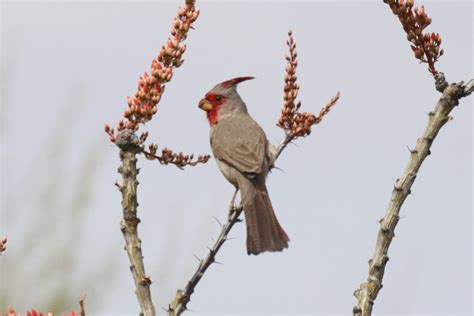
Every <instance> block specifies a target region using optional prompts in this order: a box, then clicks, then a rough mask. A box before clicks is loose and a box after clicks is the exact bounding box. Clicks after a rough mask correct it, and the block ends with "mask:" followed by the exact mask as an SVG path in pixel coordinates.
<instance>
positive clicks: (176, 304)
mask: <svg viewBox="0 0 474 316" xmlns="http://www.w3.org/2000/svg"><path fill="white" fill-rule="evenodd" d="M242 211H243V207H242V206H240V207H237V208H232V209H230V216H229V218H228V220H227V223H226V224H225V225H223V226H222V230H221V233H220V234H219V237H218V238H217V240H216V242H215V243H214V245H213V246H212V248H209V252H208V253H207V255H206V257H205V258H204V259H202V260H200V261H199V266H198V268H197V270H196V272H194V274H193V276H192V277H191V279H190V280H189V281H188V284H186V287H185V288H184V290H181V289H179V290H178V291H176V296H175V298H174V300H173V301H172V302H171V304H170V305H169V306H168V315H169V316H178V315H181V314H182V313H183V312H184V311H185V310H186V305H187V304H188V303H189V301H190V299H191V295H192V294H193V292H194V289H195V288H196V285H197V284H198V283H199V281H200V280H201V278H202V276H203V275H204V273H205V272H206V270H207V268H209V266H210V265H211V264H213V263H216V254H217V252H218V251H219V249H220V248H221V247H222V245H223V244H224V242H226V241H227V240H228V239H229V238H228V237H227V235H228V234H229V232H230V230H231V229H232V227H233V226H234V224H235V223H238V222H241V221H242V220H241V219H239V216H240V214H241V213H242Z"/></svg>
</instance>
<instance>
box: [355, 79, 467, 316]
mask: <svg viewBox="0 0 474 316" xmlns="http://www.w3.org/2000/svg"><path fill="white" fill-rule="evenodd" d="M435 78H436V86H437V89H440V90H441V88H440V87H443V86H444V87H445V88H444V90H443V95H442V96H441V98H440V99H439V101H438V102H437V104H436V106H435V108H434V110H433V111H432V112H429V113H428V125H427V126H426V129H425V131H424V132H423V135H422V136H421V137H420V138H418V140H417V143H416V147H415V149H413V150H411V151H410V152H411V154H410V158H409V159H408V163H407V165H406V167H405V170H404V171H403V173H402V175H401V177H400V178H399V179H397V180H396V181H395V185H394V188H393V191H392V196H391V198H390V202H389V205H388V208H387V211H386V213H385V216H384V217H383V218H382V219H381V220H380V228H379V231H378V233H377V242H376V245H375V252H374V255H373V257H372V259H370V260H369V276H368V278H367V281H366V282H364V283H362V284H361V285H360V287H359V288H358V289H357V290H356V291H355V292H354V296H355V297H356V298H357V305H356V306H355V307H354V308H353V315H354V316H370V315H371V314H372V307H373V304H374V301H375V299H376V298H377V295H378V293H379V291H380V289H381V288H382V279H383V276H384V272H385V266H386V264H387V261H388V256H387V253H388V248H389V247H390V244H391V242H392V238H393V236H394V235H395V227H396V226H397V223H398V220H399V218H400V217H399V214H400V208H401V207H402V205H403V202H404V201H405V199H406V198H407V196H408V195H409V194H410V190H411V187H412V185H413V183H414V181H415V178H416V176H417V173H418V170H419V169H420V167H421V164H422V163H423V161H424V160H425V158H426V157H427V156H428V155H429V154H430V153H431V152H430V148H431V145H432V143H433V141H434V139H435V138H436V135H438V132H439V131H440V129H441V128H442V127H443V125H444V124H445V123H446V122H448V121H449V119H450V116H449V113H450V112H451V111H452V110H453V109H454V107H455V106H456V105H458V104H459V99H461V98H462V97H465V96H467V95H469V94H470V93H472V88H471V87H470V85H471V86H472V80H471V81H469V82H468V84H467V85H464V83H463V82H460V83H453V84H448V83H447V82H446V81H445V80H444V76H443V74H442V73H441V72H439V73H437V74H436V75H435Z"/></svg>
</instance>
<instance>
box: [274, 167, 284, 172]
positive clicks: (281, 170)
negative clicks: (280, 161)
mask: <svg viewBox="0 0 474 316" xmlns="http://www.w3.org/2000/svg"><path fill="white" fill-rule="evenodd" d="M272 169H276V170H280V171H281V172H285V170H283V169H281V168H278V167H277V166H273V168H272Z"/></svg>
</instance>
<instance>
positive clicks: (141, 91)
mask: <svg viewBox="0 0 474 316" xmlns="http://www.w3.org/2000/svg"><path fill="white" fill-rule="evenodd" d="M198 16H199V10H196V9H195V8H194V1H186V6H184V7H181V8H179V11H178V14H177V16H176V17H175V19H174V22H173V27H172V30H171V35H172V37H171V38H168V41H167V42H166V44H165V45H163V47H162V48H161V50H160V52H159V53H158V56H157V57H156V58H155V59H153V61H152V63H151V69H150V72H149V73H147V72H145V73H144V74H143V75H142V76H141V77H140V79H139V80H138V89H137V91H136V92H135V94H134V95H133V96H132V97H128V107H127V108H126V109H125V111H124V113H123V117H124V118H123V119H121V120H120V121H119V122H118V124H117V127H116V128H115V129H114V128H111V127H110V126H109V125H108V124H106V125H105V132H106V133H107V134H108V135H109V138H110V140H111V141H112V142H115V140H116V139H117V136H118V133H120V132H121V131H123V130H124V129H130V130H133V131H136V130H137V129H138V126H139V124H145V123H146V122H148V121H150V120H151V119H152V117H153V115H154V114H156V112H157V104H158V102H159V101H160V99H161V96H162V94H163V92H164V89H165V84H166V83H167V82H169V81H170V80H171V78H172V77H173V68H174V67H179V66H181V65H182V64H183V62H184V60H183V59H182V56H183V53H184V52H185V51H186V45H182V42H183V41H184V40H185V39H186V37H187V33H188V31H189V29H190V28H192V23H193V22H194V21H196V19H197V18H198Z"/></svg>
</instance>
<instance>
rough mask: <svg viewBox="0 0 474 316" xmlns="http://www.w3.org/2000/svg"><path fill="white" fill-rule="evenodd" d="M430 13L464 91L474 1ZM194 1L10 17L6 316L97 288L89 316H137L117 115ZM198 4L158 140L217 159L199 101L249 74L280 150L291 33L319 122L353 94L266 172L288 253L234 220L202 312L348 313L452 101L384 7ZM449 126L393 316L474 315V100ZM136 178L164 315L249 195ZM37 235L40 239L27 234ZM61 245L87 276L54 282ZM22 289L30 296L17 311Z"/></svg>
mask: <svg viewBox="0 0 474 316" xmlns="http://www.w3.org/2000/svg"><path fill="white" fill-rule="evenodd" d="M418 2H419V3H424V4H425V6H426V10H427V12H428V14H429V15H430V16H431V17H432V19H433V23H432V25H431V26H430V27H429V28H428V31H434V32H439V33H440V34H441V36H442V38H443V43H442V46H443V48H444V50H445V55H444V56H443V57H442V58H441V60H440V61H439V63H438V64H437V67H438V69H439V70H441V71H443V72H445V74H446V78H447V80H448V81H450V82H452V81H460V80H465V81H466V80H468V79H471V78H472V77H473V70H472V66H473V63H472V56H473V49H472V39H473V34H472V23H473V15H472V12H473V11H472V10H473V5H472V2H469V1H464V2H457V1H436V2H433V1H422V2H420V1H418ZM180 5H181V3H180V2H171V1H165V2H160V1H156V2H137V3H135V2H125V1H122V2H99V1H91V2H68V3H66V2H61V1H59V2H50V3H49V2H40V3H34V2H16V1H11V2H3V3H2V18H1V21H2V22H1V26H2V49H1V53H2V72H1V76H2V78H1V79H2V81H1V85H2V93H1V96H2V116H1V118H2V124H1V125H2V127H1V132H2V153H1V158H2V210H1V211H2V213H1V215H2V216H1V218H0V219H1V220H0V234H8V237H9V244H8V249H7V252H6V253H5V254H4V255H2V257H1V258H0V265H1V275H0V278H1V282H0V283H1V287H0V291H1V292H2V293H0V312H1V311H2V310H3V311H6V309H7V308H8V307H10V306H12V307H16V308H17V309H18V310H19V311H21V312H24V311H25V310H26V309H27V308H32V307H36V308H38V309H42V310H44V311H46V310H48V309H49V308H50V307H48V306H45V305H44V304H45V303H44V302H45V297H51V296H54V295H55V293H56V294H57V293H65V295H66V292H67V297H68V300H67V302H65V303H64V302H63V303H62V304H64V305H59V306H71V307H76V306H77V300H78V298H79V297H80V296H81V295H83V294H86V295H87V298H86V302H87V303H86V304H87V310H88V315H98V314H115V315H116V314H119V313H120V314H130V315H132V314H136V313H137V311H138V304H137V302H136V298H135V294H134V288H133V284H132V277H131V275H130V272H129V269H128V266H129V263H128V259H127V256H126V254H125V252H124V251H123V245H124V241H123V237H122V235H121V233H120V230H119V221H120V218H121V206H120V195H119V193H118V191H117V189H116V187H115V186H114V185H113V184H114V182H115V180H116V179H119V174H117V167H118V165H119V158H118V150H117V148H115V147H114V146H113V145H111V144H110V142H109V141H108V138H107V137H106V135H105V133H104V132H103V125H104V123H105V122H110V123H111V124H115V122H116V121H117V120H118V119H119V118H120V116H121V113H122V111H123V109H124V108H125V106H126V97H127V96H128V95H132V94H133V93H134V92H135V89H136V85H137V79H138V77H139V76H140V75H141V74H142V73H143V72H144V71H146V70H148V69H149V65H150V63H151V61H152V59H153V58H154V57H155V56H156V54H157V53H158V51H159V49H160V47H161V45H163V44H164V43H165V41H166V39H167V37H168V36H169V31H170V27H171V22H172V20H173V17H174V15H175V14H176V11H177V8H178V7H179V6H180ZM197 6H198V8H199V9H200V10H201V15H200V17H199V19H198V21H197V22H196V25H195V29H194V30H191V32H190V33H189V37H188V40H187V46H188V49H187V51H186V53H185V56H184V59H185V63H184V64H183V66H182V67H181V68H179V69H176V71H175V75H174V77H173V80H172V82H170V83H169V84H168V85H167V87H166V92H165V94H164V96H163V98H162V100H161V102H160V104H159V105H158V108H159V110H158V114H157V115H156V116H155V117H154V118H153V120H152V121H151V122H150V123H148V124H147V125H146V126H145V127H144V128H143V130H147V131H149V133H150V136H149V140H150V141H154V142H157V143H158V144H159V145H160V146H167V147H171V148H172V149H174V150H177V151H181V150H182V151H186V152H190V153H191V152H192V153H195V154H198V153H210V147H209V139H208V133H209V126H208V123H207V121H206V119H205V115H204V113H203V112H202V111H201V110H199V109H198V107H197V104H198V101H199V100H200V99H201V97H202V96H203V95H204V94H205V93H206V92H207V91H208V90H209V89H210V88H212V87H213V86H214V85H215V84H216V83H218V82H221V81H223V80H226V79H229V78H233V77H236V76H244V75H251V76H255V77H256V79H255V80H252V81H248V82H245V83H242V84H241V85H240V87H239V93H240V94H241V96H242V98H243V100H244V101H245V102H246V103H247V106H248V108H249V112H250V113H251V115H252V116H253V117H254V118H255V119H256V120H257V121H258V122H259V123H260V124H261V125H262V127H263V128H264V129H265V131H266V133H267V137H268V138H269V140H270V141H271V142H274V143H276V142H278V141H280V140H281V138H282V137H283V133H282V131H281V130H280V129H278V128H277V127H276V126H275V123H276V120H277V118H278V115H279V111H280V107H281V105H282V95H283V92H282V90H283V77H284V67H285V59H284V55H285V53H286V46H285V41H286V39H287V31H288V29H290V28H291V29H293V32H294V37H295V40H296V42H297V50H298V59H299V64H298V65H299V67H298V70H297V75H298V78H299V83H300V85H301V90H300V99H301V100H302V104H303V106H302V109H303V110H304V111H313V112H318V111H319V109H320V107H321V106H322V105H324V103H325V102H326V101H327V100H328V99H330V98H331V97H332V96H333V95H334V94H335V93H336V91H338V90H339V91H341V100H340V101H339V103H338V104H337V106H336V107H335V108H334V110H333V111H332V112H331V113H330V114H329V115H328V116H327V117H326V118H325V119H324V121H323V122H322V123H321V124H320V125H318V126H316V127H315V128H314V129H313V133H312V134H311V135H310V136H309V137H307V138H306V139H299V140H298V141H297V142H296V146H289V147H288V148H287V149H286V150H285V152H284V153H283V154H282V156H281V158H280V160H279V161H278V164H277V165H278V167H280V168H281V169H282V170H283V171H278V170H276V171H274V172H273V173H272V174H271V175H270V176H269V178H268V184H267V185H268V189H269V192H270V196H271V198H272V202H273V206H274V208H275V211H276V213H277V215H278V218H279V220H280V223H281V224H282V226H283V227H284V228H285V230H286V231H287V233H288V235H289V236H290V239H291V242H290V247H289V249H288V250H286V251H284V252H283V253H277V254H263V255H260V256H258V257H254V256H252V257H249V256H247V254H246V250H245V230H244V225H238V226H236V227H235V228H234V229H233V230H232V232H231V236H232V237H235V240H232V241H229V242H228V243H226V244H225V245H224V247H223V248H222V250H221V252H220V253H219V254H218V258H217V259H218V261H219V262H221V263H223V264H222V265H213V266H211V268H210V269H209V270H208V272H207V273H206V275H205V276H204V278H203V279H202V282H201V283H200V284H199V285H198V287H197V289H196V292H195V293H194V294H193V296H192V300H191V303H190V304H189V308H190V309H192V310H193V311H195V313H194V314H195V315H205V314H219V315H222V314H224V313H239V314H240V313H248V314H250V313H253V314H277V313H280V314H281V313H283V314H288V315H291V314H295V313H307V314H312V315H322V314H326V313H336V314H339V313H340V314H345V315H348V314H350V313H351V311H352V306H353V305H354V304H355V299H354V297H353V296H352V293H353V291H354V290H355V289H356V288H357V287H358V286H359V284H360V283H361V282H363V281H364V280H365V279H366V277H367V269H368V265H367V261H368V259H369V258H370V257H371V256H372V254H373V249H374V244H375V237H376V232H377V229H378V225H377V221H378V219H379V218H381V217H382V216H383V214H384V212H385V210H386V207H387V205H388V201H389V198H390V194H391V190H392V187H393V184H394V181H395V179H396V178H397V177H399V176H400V174H401V172H402V170H403V168H404V166H405V164H406V162H407V160H408V157H409V152H408V149H407V146H410V147H413V146H414V145H415V143H416V139H417V137H418V136H419V135H421V133H422V131H423V129H424V127H425V124H426V121H427V115H426V113H427V112H429V111H430V110H431V109H432V108H433V107H434V104H435V103H436V101H437V99H438V98H439V96H440V95H439V93H438V92H437V91H436V90H435V89H434V81H433V78H432V77H431V76H430V74H429V72H428V70H427V67H426V65H420V64H418V62H417V60H416V59H415V58H414V57H413V56H412V55H413V54H412V52H411V49H410V47H409V43H408V42H407V40H406V38H405V34H404V32H403V30H402V28H401V25H400V23H399V21H398V20H397V18H396V17H395V16H394V15H393V14H392V13H391V11H390V9H389V7H388V6H387V5H385V4H384V3H383V2H382V1H360V2H355V1H354V2H339V1H338V2H329V1H327V2H322V1H313V2H311V1H305V2H296V1H295V2H290V1H278V2H270V1H265V2H264V1H255V2H250V1H246V2H244V1H234V2H227V1H226V2H225V3H222V2H217V1H214V2H211V1H206V2H204V1H203V2H202V3H201V2H198V4H197ZM452 115H453V117H454V120H452V121H450V122H449V123H448V124H447V125H446V126H445V127H444V128H443V130H442V131H441V133H440V134H439V136H438V138H437V139H436V140H435V142H434V144H433V147H432V150H431V151H432V155H431V156H429V157H428V158H427V160H426V161H425V163H424V164H423V166H422V168H421V170H420V173H419V176H418V177H417V179H416V182H415V184H414V186H413V189H412V191H413V195H411V196H409V198H408V199H407V201H406V203H405V204H404V206H403V208H402V211H401V220H400V222H399V225H398V227H397V229H396V236H397V237H396V238H395V239H394V241H393V243H392V246H391V248H390V251H389V257H390V261H389V262H388V264H387V270H386V274H385V277H384V281H383V284H384V287H383V289H382V290H381V292H380V296H379V298H378V299H377V301H376V303H375V311H376V312H377V314H379V313H380V314H382V313H389V314H402V315H409V314H410V315H415V314H417V315H418V314H427V315H434V314H439V315H448V314H449V315H453V314H457V315H471V308H472V300H473V292H472V284H473V275H472V265H473V262H472V251H473V243H472V226H473V218H472V158H473V157H472V140H473V139H472V132H473V130H472V96H471V97H469V98H466V99H462V101H461V103H460V105H459V106H458V107H457V108H456V109H455V110H454V111H453V113H452ZM138 164H139V167H140V168H141V172H140V176H139V181H140V186H139V192H138V198H139V203H140V206H139V217H140V218H141V219H142V223H141V224H140V226H139V230H140V237H141V239H142V241H143V252H144V256H145V265H146V271H147V273H148V274H150V276H151V277H152V279H153V280H154V283H153V285H152V294H153V298H154V302H155V306H156V307H157V310H158V312H159V313H162V312H163V310H161V308H162V307H166V306H167V304H168V303H169V302H170V301H171V299H172V298H173V296H174V293H175V291H176V289H177V288H180V287H183V286H184V285H185V283H186V281H187V280H188V278H189V277H190V276H191V274H192V273H193V271H194V269H195V268H196V267H197V261H196V260H195V258H194V257H193V255H194V254H195V255H197V256H203V255H205V253H206V246H208V245H210V244H211V243H212V238H213V237H216V236H217V235H218V232H219V227H218V225H217V224H216V222H215V220H214V219H213V216H215V217H217V218H219V219H221V220H222V221H224V220H225V219H226V216H227V205H228V202H229V200H230V198H231V195H232V192H233V187H232V186H231V185H230V184H229V183H228V182H227V181H226V180H225V179H224V178H223V177H222V175H221V174H220V172H219V170H218V169H217V166H216V164H215V161H214V160H211V161H210V162H209V163H208V164H206V165H200V166H198V167H195V168H186V170H185V171H180V170H178V169H177V168H175V167H173V166H161V165H159V164H157V163H156V162H150V161H146V160H145V159H144V158H143V157H139V161H138ZM81 194H83V195H81ZM53 209H54V210H56V211H55V213H54V215H51V214H53V213H52V210H53ZM32 229H36V230H39V231H40V233H39V234H36V235H34V234H33V235H31V234H28V232H29V231H31V230H32ZM35 236H36V237H35ZM66 241H67V242H66ZM61 247H62V248H61ZM19 249H23V252H20V250H19ZM25 249H26V250H25ZM52 249H66V250H67V251H69V252H72V253H73V254H74V257H73V262H74V264H73V265H72V267H73V268H71V269H69V270H67V271H66V272H65V271H63V270H59V268H58V270H56V265H60V262H58V260H59V261H61V260H63V259H62V257H61V256H59V257H58V258H57V259H54V260H52V259H51V258H50V257H49V255H48V252H49V251H51V250H52ZM66 250H64V251H66ZM61 251H62V250H61ZM44 271H49V272H50V274H49V275H48V277H46V274H45V273H44ZM57 271H59V272H57ZM61 271H62V272H61ZM91 275H92V276H93V277H91ZM86 277H88V278H92V281H91V282H85V284H87V286H86V285H82V284H83V283H81V281H82V280H83V279H85V278H86ZM53 283H54V284H55V286H52V284H53ZM66 287H67V288H68V290H66V289H65V288H66ZM12 288H14V289H15V290H14V293H16V294H14V295H11V296H9V297H10V299H12V300H14V301H8V302H6V301H5V299H4V298H2V297H6V296H5V295H6V293H7V291H8V292H12V290H11V289H12ZM2 294H3V295H2ZM101 295H103V299H100V297H101ZM2 304H5V305H2ZM56 312H58V311H56ZM163 313H164V312H163Z"/></svg>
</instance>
